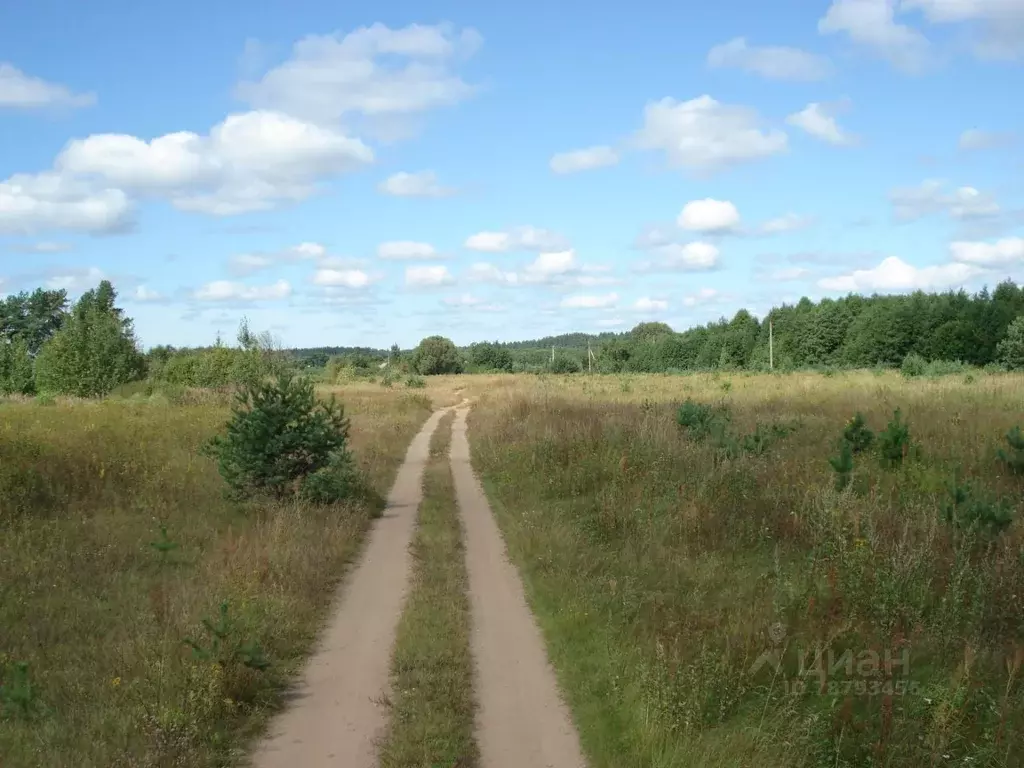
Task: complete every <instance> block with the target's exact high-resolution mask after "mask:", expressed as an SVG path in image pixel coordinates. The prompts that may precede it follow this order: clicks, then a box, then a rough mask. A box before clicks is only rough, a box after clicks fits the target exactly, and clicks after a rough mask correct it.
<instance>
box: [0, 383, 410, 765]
mask: <svg viewBox="0 0 1024 768" xmlns="http://www.w3.org/2000/svg"><path fill="white" fill-rule="evenodd" d="M222 400H223V398H216V397H214V398H210V397H205V398H204V397H198V398H192V399H191V400H190V402H191V403H192V404H188V405H174V406H172V405H169V404H167V403H166V402H160V400H159V399H158V398H153V399H151V400H149V401H141V400H140V401H108V402H101V403H90V402H77V403H75V402H63V401H62V402H57V403H52V404H36V403H31V402H6V403H0V413H2V425H0V664H2V667H3V669H4V670H5V671H3V672H0V676H4V677H5V682H6V683H7V684H8V688H7V690H8V698H10V691H11V690H12V689H11V685H10V684H11V682H12V680H13V679H14V664H15V663H16V662H27V663H28V665H29V666H28V668H29V674H30V680H31V683H32V685H33V688H34V694H33V695H32V696H31V703H30V704H29V706H28V707H27V708H24V709H25V711H23V708H22V707H19V706H12V705H10V704H9V705H8V706H7V707H5V709H4V713H3V714H0V755H2V756H3V758H2V760H0V762H2V763H3V765H4V767H5V768H17V767H18V766H39V765H45V766H52V767H54V768H57V767H59V766H68V767H69V768H70V767H71V766H74V768H89V767H92V766H95V767H96V768H109V767H110V766H165V765H167V766H170V765H187V766H212V765H223V764H225V763H228V762H233V761H234V760H235V759H236V758H239V757H240V756H241V755H242V754H243V750H244V745H245V742H246V740H247V739H248V738H249V737H250V736H252V735H253V734H254V733H255V732H256V731H257V730H258V729H259V728H260V726H261V725H262V723H263V722H264V721H265V720H266V718H267V716H268V715H269V713H271V712H272V711H273V710H274V708H275V707H276V706H278V704H279V701H280V693H281V691H282V687H283V686H284V685H285V684H286V682H287V681H288V679H289V677H290V676H291V675H292V674H293V673H294V672H295V671H296V669H297V667H298V665H299V664H300V662H301V659H302V657H303V655H304V654H305V653H306V652H307V651H308V649H309V648H310V645H311V643H312V641H313V639H314V637H315V634H316V631H317V629H318V627H319V625H320V623H321V621H322V619H323V616H324V613H325V611H326V609H327V607H328V605H329V604H330V601H331V598H332V596H333V592H334V588H335V585H336V584H337V582H338V579H339V578H340V576H341V575H342V573H343V570H344V565H345V563H346V562H348V561H349V560H350V559H351V558H352V557H353V555H354V554H355V553H356V551H357V550H358V547H359V544H360V541H361V538H362V534H363V531H364V530H365V527H366V524H367V521H368V520H369V518H370V515H371V514H372V510H368V509H366V508H363V507H358V506H348V507H346V506H337V507H334V508H331V509H326V510H324V509H321V510H316V509H312V508H307V507H304V506H300V505H284V506H269V505H261V506H255V505H254V506H251V507H248V508H242V507H239V506H237V505H234V504H231V503H228V502H227V501H225V500H224V498H223V496H222V491H223V483H222V481H221V479H220V477H219V475H218V474H217V471H216V468H215V466H214V464H213V462H212V460H209V459H206V458H201V457H199V455H198V448H199V446H200V445H201V444H202V443H203V442H204V441H205V440H206V439H207V438H208V437H209V436H210V435H212V434H213V433H214V432H215V431H216V430H217V429H218V428H219V427H220V425H221V424H223V422H224V421H225V419H226V417H227V413H228V411H227V407H226V405H225V404H224V403H223V402H221V401H222ZM343 402H344V403H345V405H346V410H347V412H348V413H349V415H350V416H351V419H352V447H353V449H354V451H355V454H356V457H357V460H358V461H359V463H360V465H361V466H362V468H363V469H364V470H365V471H366V472H367V474H368V477H369V478H370V481H371V483H372V484H373V486H374V487H375V488H376V489H377V490H379V491H380V492H381V493H386V491H387V489H388V487H389V486H390V483H391V480H392V478H393V475H394V472H395V471H396V469H397V467H398V465H399V463H400V462H401V460H402V458H403V457H404V455H405V451H406V448H407V447H408V443H409V441H410V440H411V438H412V436H413V435H414V434H415V433H416V431H417V430H418V429H419V427H420V425H421V424H422V422H423V421H424V420H425V419H426V417H427V415H428V414H429V412H430V402H429V400H428V399H427V398H425V397H422V396H421V395H418V394H415V393H411V392H404V391H395V392H374V393H371V392H367V393H352V392H347V393H344V396H343ZM160 524H163V525H166V528H167V534H168V536H169V538H170V539H171V540H172V541H173V542H174V543H176V544H177V545H178V546H177V548H176V549H174V550H173V551H171V552H170V554H169V555H168V556H167V558H166V562H163V558H162V556H161V555H160V554H159V552H157V551H156V550H155V549H154V548H152V547H151V546H150V542H153V541H157V540H158V539H159V538H160V536H159V530H158V526H159V525H160ZM222 600H228V601H229V606H230V607H229V615H230V616H231V617H233V619H234V620H236V622H237V630H236V631H235V632H234V633H233V635H232V636H233V637H237V638H239V639H253V640H256V641H258V642H259V643H260V644H261V645H262V647H263V648H264V650H265V651H266V655H267V656H268V657H269V659H270V660H271V661H272V666H271V667H270V669H269V670H268V671H266V672H255V671H252V670H250V669H248V668H246V667H244V666H241V665H233V666H229V667H228V668H227V671H226V672H224V673H222V672H221V671H220V670H219V668H218V667H217V666H216V665H214V664H211V663H209V662H202V661H197V660H195V659H193V658H192V657H191V653H190V651H189V649H188V648H187V647H186V646H185V645H184V639H185V638H186V637H193V638H201V639H202V640H203V641H204V642H206V641H207V640H208V635H207V634H206V633H205V632H204V630H203V628H202V627H201V625H200V620H201V619H202V618H203V617H207V616H209V617H211V618H215V617H216V615H217V610H218V606H219V604H220V603H221V601H222Z"/></svg>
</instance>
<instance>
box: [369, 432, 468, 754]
mask: <svg viewBox="0 0 1024 768" xmlns="http://www.w3.org/2000/svg"><path fill="white" fill-rule="evenodd" d="M453 417H454V414H451V415H447V416H445V417H444V419H443V420H442V421H441V423H440V425H439V426H438V430H437V432H436V433H435V434H434V438H433V441H432V443H431V450H430V454H431V458H430V462H429V463H428V465H427V468H426V471H425V475H424V480H423V491H424V495H423V504H422V505H421V507H420V513H419V527H418V529H417V532H416V537H415V539H414V541H413V545H412V553H413V561H414V571H413V585H412V589H411V591H410V594H409V597H408V601H407V603H406V606H405V610H404V612H403V614H402V619H401V622H400V624H399V627H398V636H397V639H396V643H395V651H394V657H393V659H392V665H391V670H392V690H393V693H392V697H391V704H392V708H391V727H390V731H389V733H388V735H387V737H386V739H385V740H384V742H383V744H382V745H381V752H380V761H381V765H382V766H383V767H384V768H471V767H472V766H475V765H477V761H478V754H477V746H476V743H475V741H474V740H473V714H474V705H473V691H472V662H471V658H470V650H469V601H468V597H467V594H466V589H467V576H466V564H465V556H464V552H463V543H462V527H461V524H460V522H459V515H458V508H457V506H456V502H455V489H454V485H453V483H452V477H451V470H450V467H449V463H448V445H449V442H450V439H451V423H452V419H453Z"/></svg>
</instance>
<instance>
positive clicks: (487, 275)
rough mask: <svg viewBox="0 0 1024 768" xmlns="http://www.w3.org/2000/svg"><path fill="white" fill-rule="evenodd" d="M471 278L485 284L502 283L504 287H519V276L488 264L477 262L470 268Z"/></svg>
mask: <svg viewBox="0 0 1024 768" xmlns="http://www.w3.org/2000/svg"><path fill="white" fill-rule="evenodd" d="M469 278H470V279H471V280H476V281H479V282H483V283H501V284H504V285H518V283H519V275H517V274H516V273H515V272H506V271H504V270H502V269H500V268H498V267H497V266H495V265H494V264H488V263H487V262H477V263H475V264H473V265H472V266H470V268H469Z"/></svg>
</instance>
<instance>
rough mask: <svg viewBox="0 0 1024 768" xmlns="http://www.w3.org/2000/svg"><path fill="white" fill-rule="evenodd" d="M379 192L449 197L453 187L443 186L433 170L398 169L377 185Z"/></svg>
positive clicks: (395, 194) (397, 195)
mask: <svg viewBox="0 0 1024 768" xmlns="http://www.w3.org/2000/svg"><path fill="white" fill-rule="evenodd" d="M377 189H379V190H380V191H381V192H383V193H384V194H386V195H393V196H395V197H434V198H436V197H449V196H451V195H454V194H455V189H453V188H451V187H444V186H441V184H440V183H439V182H438V180H437V174H436V173H434V172H433V171H418V172H417V173H407V172H406V171H400V172H398V173H395V174H392V175H391V176H388V177H387V178H386V179H385V180H384V181H382V182H381V183H380V184H379V185H378V186H377Z"/></svg>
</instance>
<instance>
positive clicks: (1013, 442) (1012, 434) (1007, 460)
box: [997, 427, 1024, 475]
mask: <svg viewBox="0 0 1024 768" xmlns="http://www.w3.org/2000/svg"><path fill="white" fill-rule="evenodd" d="M1006 443H1007V448H1008V449H1009V450H1005V451H1004V450H1003V449H1002V448H1000V449H999V451H998V452H997V455H998V456H999V460H1000V461H1002V462H1003V463H1004V464H1006V466H1007V467H1008V468H1009V470H1010V471H1011V472H1013V473H1014V474H1015V475H1024V434H1021V431H1020V427H1014V428H1013V429H1011V430H1010V431H1009V432H1007V433H1006Z"/></svg>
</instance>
